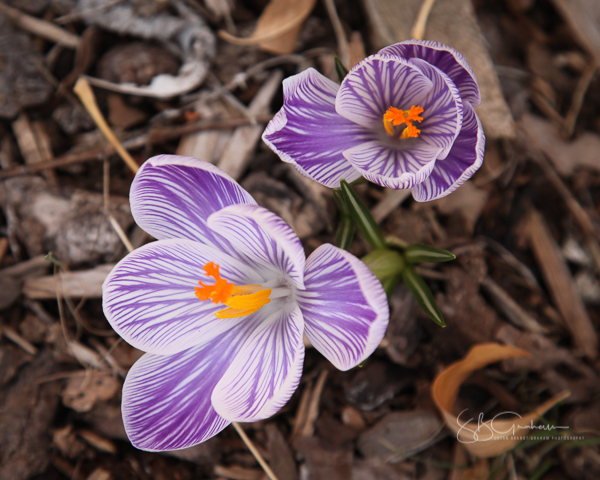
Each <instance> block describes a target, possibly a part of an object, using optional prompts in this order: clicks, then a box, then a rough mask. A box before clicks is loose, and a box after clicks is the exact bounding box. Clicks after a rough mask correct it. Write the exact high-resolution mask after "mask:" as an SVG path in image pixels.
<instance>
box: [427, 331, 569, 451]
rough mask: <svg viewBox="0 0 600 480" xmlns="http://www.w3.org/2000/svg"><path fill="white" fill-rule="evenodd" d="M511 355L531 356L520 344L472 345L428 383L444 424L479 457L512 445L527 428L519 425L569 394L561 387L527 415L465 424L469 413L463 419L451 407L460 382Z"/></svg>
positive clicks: (516, 442)
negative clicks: (559, 390) (465, 354)
mask: <svg viewBox="0 0 600 480" xmlns="http://www.w3.org/2000/svg"><path fill="white" fill-rule="evenodd" d="M513 357H531V354H530V353H528V352H526V351H525V350H521V349H520V348H515V347H510V346H506V345H500V344H497V343H482V344H479V345H475V346H474V347H473V348H471V350H469V353H467V356H466V357H465V358H463V359H462V360H459V361H458V362H455V363H453V364H452V365H450V366H449V367H448V368H446V369H445V370H444V371H443V372H442V373H440V374H439V375H438V376H437V377H436V379H435V380H434V382H433V384H432V386H431V395H432V397H433V401H434V402H435V404H436V405H437V407H438V408H439V409H440V411H441V412H442V415H443V417H444V420H445V421H446V425H447V426H448V428H450V430H452V431H453V432H454V433H455V434H456V437H457V439H458V441H459V442H461V443H463V444H464V446H465V448H466V449H467V450H468V451H469V452H470V453H472V454H473V455H476V456H478V457H483V458H489V457H494V456H496V455H500V454H501V453H504V452H506V451H508V450H510V449H511V448H513V447H514V446H515V445H517V444H518V443H519V442H521V438H522V437H523V436H525V435H526V434H527V433H528V431H529V430H528V429H522V428H520V427H525V428H527V427H528V426H529V425H532V424H533V423H535V422H536V421H537V420H539V419H540V417H541V416H542V415H543V414H544V413H545V412H547V411H548V410H549V409H550V408H552V407H553V406H554V405H556V404H557V403H558V402H560V401H561V400H563V399H565V398H566V397H568V396H569V395H570V392H568V391H563V392H561V393H559V394H558V395H555V396H554V397H552V398H551V399H550V400H548V401H546V402H544V403H542V404H541V405H540V406H538V407H537V408H535V409H534V410H533V411H532V412H530V413H528V414H527V415H523V416H517V414H514V415H510V418H508V419H506V417H505V418H504V419H498V420H488V421H481V423H479V425H478V422H477V421H472V422H470V423H468V424H467V421H468V419H469V418H471V417H472V415H469V416H467V417H464V418H462V419H459V418H457V416H456V415H455V414H454V413H453V410H452V408H453V406H454V402H455V400H456V397H457V395H458V391H459V389H460V386H461V384H462V383H463V382H464V381H465V380H466V379H467V378H468V377H469V375H471V373H473V372H474V371H475V370H478V369H480V368H483V367H485V366H486V365H489V364H490V363H494V362H498V361H500V360H504V359H506V358H513ZM511 413H512V412H511ZM492 422H493V423H492Z"/></svg>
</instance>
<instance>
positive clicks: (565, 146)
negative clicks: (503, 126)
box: [520, 113, 600, 175]
mask: <svg viewBox="0 0 600 480" xmlns="http://www.w3.org/2000/svg"><path fill="white" fill-rule="evenodd" d="M520 125H521V127H522V128H523V130H524V131H525V134H526V135H527V141H528V142H530V145H529V146H530V147H534V148H536V149H538V150H540V151H541V152H543V153H544V154H545V155H547V156H548V158H549V159H550V160H551V161H552V165H554V168H556V170H557V171H558V173H560V174H561V175H571V174H573V172H574V170H575V169H576V168H577V167H586V168H590V169H594V170H596V171H600V162H599V161H598V151H600V135H597V134H595V133H592V132H583V133H582V134H581V135H579V136H578V137H577V138H576V139H575V140H573V141H566V140H563V139H562V138H561V136H560V128H559V127H558V126H556V125H555V124H554V123H552V122H549V121H548V120H544V119H543V118H541V117H538V116H537V115H533V114H531V113H526V114H524V115H523V117H522V118H521V121H520Z"/></svg>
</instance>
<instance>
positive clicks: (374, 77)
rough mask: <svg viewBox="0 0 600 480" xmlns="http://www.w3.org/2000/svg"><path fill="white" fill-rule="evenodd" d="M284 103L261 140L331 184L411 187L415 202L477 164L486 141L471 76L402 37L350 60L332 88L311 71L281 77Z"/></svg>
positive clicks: (462, 64)
mask: <svg viewBox="0 0 600 480" xmlns="http://www.w3.org/2000/svg"><path fill="white" fill-rule="evenodd" d="M283 94H284V105H283V108H282V109H281V110H280V111H279V112H278V113H277V115H276V116H275V117H274V118H273V120H271V122H270V123H269V125H267V128H266V130H265V132H264V134H263V140H264V141H265V143H266V144H267V145H269V147H271V149H272V150H273V151H275V152H276V153H277V154H278V155H279V156H280V157H281V159H282V160H283V161H284V162H289V163H292V164H293V165H294V166H295V167H296V168H297V169H298V171H300V173H302V174H304V175H306V176H308V177H310V178H312V179H313V180H316V181H317V182H319V183H322V184H323V185H326V186H328V187H331V188H337V187H339V186H340V180H342V179H345V180H346V181H348V182H351V181H353V180H356V179H358V178H359V177H361V176H363V177H365V178H366V179H367V180H370V181H371V182H374V183H377V184H378V185H381V186H384V187H390V188H396V189H401V188H412V192H413V196H414V197H415V199H416V200H417V201H420V202H423V201H427V200H434V199H436V198H440V197H443V196H446V195H448V194H450V193H451V192H453V191H454V190H456V189H457V188H458V187H459V186H460V185H462V184H463V183H464V182H465V181H466V180H467V179H468V178H470V177H471V176H472V175H473V174H474V173H475V171H476V170H477V169H478V168H479V167H480V166H481V163H482V161H483V151H484V144H485V137H484V134H483V129H482V127H481V123H480V121H479V118H478V117H477V115H476V114H475V111H474V110H473V107H476V106H477V105H479V103H480V95H479V87H478V85H477V81H476V80H475V75H474V74H473V71H472V70H471V67H470V66H469V64H468V63H467V61H466V60H465V58H464V57H463V56H462V55H461V54H460V53H459V52H458V51H456V50H455V49H453V48H451V47H449V46H447V45H444V44H441V43H438V42H433V41H421V40H409V41H406V42H401V43H397V44H395V45H391V46H389V47H386V48H384V49H383V50H381V51H380V52H379V53H377V54H376V55H371V56H370V57H367V58H366V59H364V60H363V61H362V62H360V63H359V64H358V65H356V66H355V67H354V68H353V69H352V70H351V71H350V72H349V73H348V75H347V76H346V78H344V80H343V81H342V84H341V85H338V84H337V83H335V82H333V81H331V80H329V79H328V78H326V77H324V76H323V75H321V74H320V73H318V72H317V71H316V70H314V69H312V68H309V69H308V70H306V71H304V72H302V73H300V74H298V75H294V76H292V77H290V78H287V79H286V80H284V82H283Z"/></svg>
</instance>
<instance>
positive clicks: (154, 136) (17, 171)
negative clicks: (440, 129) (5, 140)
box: [0, 114, 273, 180]
mask: <svg viewBox="0 0 600 480" xmlns="http://www.w3.org/2000/svg"><path fill="white" fill-rule="evenodd" d="M272 118H273V115H272V114H265V115H257V116H256V121H257V122H258V123H263V124H264V123H267V122H268V121H269V120H271V119H272ZM243 125H250V121H249V120H248V119H247V118H229V119H226V120H219V121H217V120H201V121H198V122H194V123H187V124H185V125H178V126H175V127H163V128H161V129H160V130H158V129H156V128H155V129H154V130H150V131H147V132H144V133H140V134H139V135H136V136H134V137H132V138H130V139H129V140H126V141H124V142H123V147H125V148H127V149H130V150H133V149H137V148H142V147H145V146H150V145H154V144H155V143H160V142H164V141H168V140H172V139H175V138H179V137H181V136H182V135H186V134H188V133H193V132H200V131H203V130H223V129H230V128H236V127H240V126H243ZM115 152H116V150H115V148H114V147H113V146H112V145H110V146H105V147H97V148H93V149H91V150H87V151H85V152H77V153H67V154H65V155H62V156H61V157H57V158H55V159H54V160H51V161H47V162H39V163H36V164H34V165H19V166H17V167H12V168H9V169H7V170H0V180H4V179H6V178H10V177H16V176H18V175H27V174H30V173H36V172H39V171H41V170H45V169H47V168H60V167H66V166H68V165H74V164H77V163H82V162H89V161H91V160H98V159H100V158H102V156H104V155H112V154H114V153H115Z"/></svg>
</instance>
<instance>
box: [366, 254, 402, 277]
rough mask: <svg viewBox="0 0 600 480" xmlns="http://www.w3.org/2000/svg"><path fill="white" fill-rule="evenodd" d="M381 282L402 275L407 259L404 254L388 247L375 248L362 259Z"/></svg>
mask: <svg viewBox="0 0 600 480" xmlns="http://www.w3.org/2000/svg"><path fill="white" fill-rule="evenodd" d="M361 260H362V261H363V262H364V263H365V265H366V266H367V267H369V270H371V271H372V272H373V273H374V274H375V276H376V277H377V278H378V279H379V281H380V282H383V281H384V280H386V279H387V278H389V277H397V276H399V275H402V272H403V270H404V267H405V266H406V261H405V260H404V257H402V254H401V253H399V252H397V251H395V250H389V249H387V248H383V249H378V250H373V251H372V252H370V253H368V254H367V255H365V256H364V257H363V258H362V259H361Z"/></svg>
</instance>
